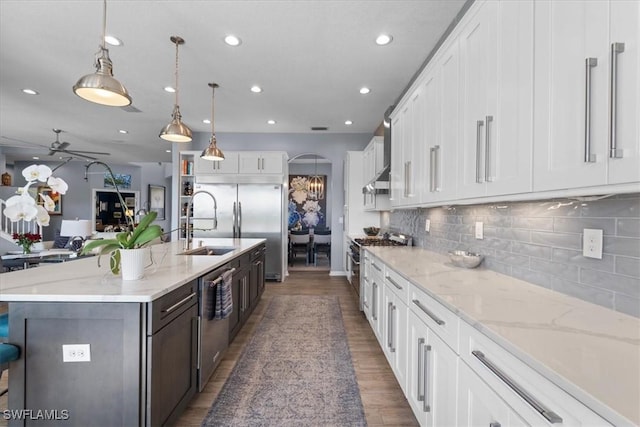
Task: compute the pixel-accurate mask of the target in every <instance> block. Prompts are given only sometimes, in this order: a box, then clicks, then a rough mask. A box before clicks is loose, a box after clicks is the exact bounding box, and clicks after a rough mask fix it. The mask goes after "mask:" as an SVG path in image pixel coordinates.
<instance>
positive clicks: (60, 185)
mask: <svg viewBox="0 0 640 427" xmlns="http://www.w3.org/2000/svg"><path fill="white" fill-rule="evenodd" d="M47 185H48V186H49V187H51V189H52V190H53V191H55V192H56V193H60V194H66V192H67V190H68V189H69V186H68V185H67V183H66V182H65V181H64V180H63V179H62V178H56V177H53V176H50V177H49V179H48V180H47Z"/></svg>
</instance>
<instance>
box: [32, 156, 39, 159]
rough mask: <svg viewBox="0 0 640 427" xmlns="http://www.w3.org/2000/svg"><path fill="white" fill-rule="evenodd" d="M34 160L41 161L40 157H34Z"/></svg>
mask: <svg viewBox="0 0 640 427" xmlns="http://www.w3.org/2000/svg"><path fill="white" fill-rule="evenodd" d="M32 159H33V160H40V157H38V156H33V157H32Z"/></svg>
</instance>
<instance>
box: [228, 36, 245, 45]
mask: <svg viewBox="0 0 640 427" xmlns="http://www.w3.org/2000/svg"><path fill="white" fill-rule="evenodd" d="M224 42H225V43H226V44H228V45H229V46H239V45H240V44H241V43H242V40H240V39H239V38H238V37H236V36H234V35H232V34H229V35H228V36H226V37H225V38H224Z"/></svg>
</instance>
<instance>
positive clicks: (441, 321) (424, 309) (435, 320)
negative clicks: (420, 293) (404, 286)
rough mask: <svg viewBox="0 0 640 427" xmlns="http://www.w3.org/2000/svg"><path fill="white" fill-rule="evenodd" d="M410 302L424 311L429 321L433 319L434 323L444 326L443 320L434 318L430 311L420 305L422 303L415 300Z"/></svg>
mask: <svg viewBox="0 0 640 427" xmlns="http://www.w3.org/2000/svg"><path fill="white" fill-rule="evenodd" d="M412 302H413V303H414V304H415V305H417V306H418V308H419V309H420V310H422V311H424V313H425V314H426V315H427V316H429V317H430V318H431V319H433V321H434V322H436V323H437V324H438V325H440V326H442V325H444V323H445V322H444V320H442V319H440V318H439V317H438V316H436V315H435V314H433V313H432V312H431V310H429V309H428V308H427V307H425V306H424V305H422V303H421V302H420V301H418V300H417V299H414V300H412Z"/></svg>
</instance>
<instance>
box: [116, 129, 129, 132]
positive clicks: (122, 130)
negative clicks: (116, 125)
mask: <svg viewBox="0 0 640 427" xmlns="http://www.w3.org/2000/svg"><path fill="white" fill-rule="evenodd" d="M118 132H120V133H129V131H128V130H124V129H120V130H119V131H118Z"/></svg>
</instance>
